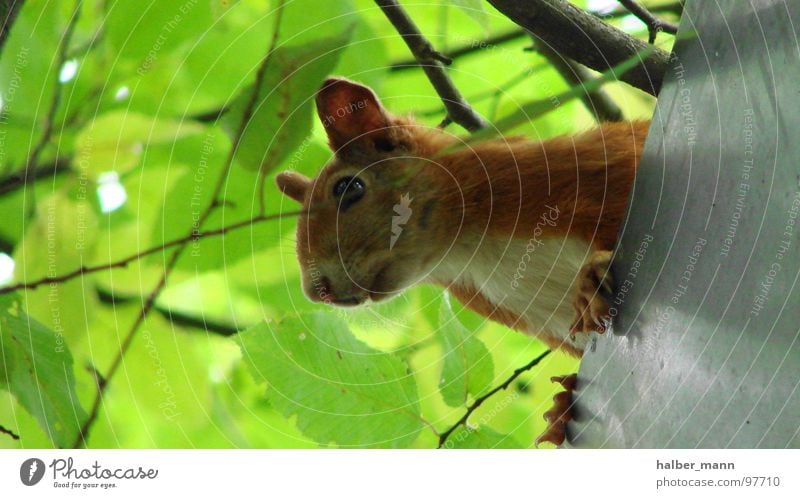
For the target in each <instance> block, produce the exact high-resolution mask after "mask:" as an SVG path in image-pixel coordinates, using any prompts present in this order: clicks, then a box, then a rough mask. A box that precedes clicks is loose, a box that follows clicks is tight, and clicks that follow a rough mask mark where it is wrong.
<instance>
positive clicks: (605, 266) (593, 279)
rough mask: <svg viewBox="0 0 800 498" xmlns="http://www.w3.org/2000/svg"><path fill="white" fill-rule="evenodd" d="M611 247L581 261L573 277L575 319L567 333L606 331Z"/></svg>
mask: <svg viewBox="0 0 800 498" xmlns="http://www.w3.org/2000/svg"><path fill="white" fill-rule="evenodd" d="M610 267H611V251H596V252H594V253H593V254H592V255H591V256H590V257H589V261H587V262H586V264H584V265H583V266H582V267H581V269H580V272H578V277H577V287H578V292H577V295H576V296H575V301H574V302H573V304H574V306H575V315H576V318H575V322H574V323H573V325H572V327H571V328H570V333H572V334H576V333H580V332H583V333H587V334H588V333H589V332H591V331H593V330H594V331H596V332H598V333H600V334H602V333H603V332H605V331H606V327H607V325H608V322H609V321H610V317H609V314H608V310H609V298H610V297H611V296H612V295H613V293H614V282H613V277H612V275H611V271H610Z"/></svg>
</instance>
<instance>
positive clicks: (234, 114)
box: [223, 30, 350, 170]
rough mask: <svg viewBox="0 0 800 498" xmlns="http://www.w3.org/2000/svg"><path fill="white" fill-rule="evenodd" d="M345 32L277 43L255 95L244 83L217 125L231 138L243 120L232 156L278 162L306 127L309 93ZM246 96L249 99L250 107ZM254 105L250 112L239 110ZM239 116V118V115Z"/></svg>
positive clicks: (258, 165)
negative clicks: (291, 43) (296, 42)
mask: <svg viewBox="0 0 800 498" xmlns="http://www.w3.org/2000/svg"><path fill="white" fill-rule="evenodd" d="M349 39H350V33H349V30H348V31H343V32H342V34H340V35H338V36H332V37H330V38H321V39H317V40H314V41H311V42H308V43H305V44H303V45H299V46H287V47H282V48H278V49H277V50H275V51H274V52H273V53H272V54H271V55H270V56H269V64H268V66H267V69H266V72H265V74H264V77H263V80H262V81H261V85H260V86H259V88H258V91H257V94H256V95H255V97H254V96H253V95H252V94H253V89H252V88H248V89H246V90H245V91H244V92H242V94H241V95H240V96H239V97H238V98H237V99H236V100H235V101H234V102H233V104H232V105H231V109H230V111H229V112H228V113H227V114H226V115H225V119H224V120H223V126H225V128H226V129H227V130H228V132H229V133H230V134H231V136H232V137H233V138H235V137H237V136H238V134H239V132H240V127H241V123H242V121H243V120H244V121H245V123H246V125H245V128H244V133H242V134H241V139H240V140H239V142H238V144H237V149H236V160H237V161H238V162H239V163H240V164H241V165H242V166H244V167H245V168H249V169H262V170H268V169H271V168H274V167H275V166H277V165H278V164H280V163H281V162H282V161H283V160H284V159H286V157H287V156H288V155H289V154H290V153H291V152H292V151H294V149H296V148H297V147H298V146H300V144H301V143H302V142H303V139H304V138H306V136H308V135H309V133H310V132H311V125H312V121H311V119H312V117H311V112H310V110H311V108H312V104H313V99H311V98H310V96H311V95H313V94H314V92H315V91H316V90H317V89H318V88H319V87H320V85H321V84H322V81H323V80H324V79H325V77H326V76H327V75H328V74H330V72H331V70H332V69H333V68H334V66H335V65H336V61H337V59H338V56H339V53H340V52H341V50H342V47H344V46H346V45H347V43H348V41H349ZM251 102H255V106H254V107H253V106H252V104H251ZM251 108H254V109H255V111H254V112H253V113H252V114H245V110H246V109H247V110H249V109H251ZM243 116H244V118H243Z"/></svg>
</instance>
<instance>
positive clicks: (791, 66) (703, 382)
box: [568, 0, 800, 448]
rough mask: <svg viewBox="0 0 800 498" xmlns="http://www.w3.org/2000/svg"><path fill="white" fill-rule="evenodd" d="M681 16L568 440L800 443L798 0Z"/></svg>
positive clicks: (734, 3)
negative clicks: (606, 319)
mask: <svg viewBox="0 0 800 498" xmlns="http://www.w3.org/2000/svg"><path fill="white" fill-rule="evenodd" d="M689 29H693V30H695V31H697V37H696V38H693V39H687V40H684V41H679V42H678V43H677V44H676V49H675V54H676V56H677V57H676V59H675V60H674V61H673V63H672V65H671V69H670V71H669V72H668V74H667V76H666V78H665V80H664V87H663V89H662V91H661V94H660V96H659V100H658V107H657V111H656V114H655V116H654V119H653V125H652V128H651V130H650V135H649V137H648V141H647V145H646V150H645V154H644V157H643V159H642V163H641V167H640V170H639V173H638V176H637V178H636V183H635V188H634V193H633V195H632V200H631V202H630V205H629V208H628V209H629V212H628V220H627V222H626V224H625V227H624V230H623V236H622V239H621V245H620V248H619V252H618V255H617V259H616V260H615V263H614V274H615V277H616V280H617V289H616V295H615V301H616V304H615V305H614V309H613V311H612V313H613V314H615V315H616V317H615V319H614V324H613V329H612V330H611V331H610V332H609V333H606V334H605V335H604V336H596V337H597V340H596V342H595V343H594V348H593V350H592V348H591V347H590V350H587V352H586V354H585V356H584V359H583V361H582V363H581V368H580V373H579V383H578V391H577V393H576V406H575V414H576V417H577V419H576V420H575V421H574V422H572V423H570V424H569V426H568V434H569V436H570V438H571V441H572V442H571V444H570V445H571V446H574V447H590V448H597V447H623V448H642V447H644V448H694V447H701V448H726V447H732V448H762V447H770V448H783V447H793V448H797V447H800V282H798V277H800V216H798V214H800V40H799V39H798V38H799V37H800V2H796V1H791V2H790V1H784V0H758V1H755V0H751V1H744V0H720V1H716V2H708V1H698V0H694V1H690V2H688V4H687V9H686V12H685V13H684V17H683V19H682V21H681V30H689ZM620 303H621V304H620ZM570 445H568V446H570Z"/></svg>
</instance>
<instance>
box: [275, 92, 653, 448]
mask: <svg viewBox="0 0 800 498" xmlns="http://www.w3.org/2000/svg"><path fill="white" fill-rule="evenodd" d="M316 107H317V112H318V115H319V118H320V119H321V121H322V124H323V125H324V128H325V131H326V133H327V137H328V141H329V145H330V147H331V149H332V150H333V152H334V156H333V158H332V159H331V160H330V161H329V162H328V163H327V164H326V165H325V166H324V168H323V169H322V170H321V171H320V173H319V174H318V175H317V177H316V178H314V179H310V178H307V177H305V176H303V175H301V174H299V173H296V172H292V171H285V172H282V173H280V174H278V176H277V178H276V181H277V184H278V187H279V189H280V190H281V191H282V192H283V193H284V194H285V195H287V196H288V197H290V198H292V199H294V200H295V201H297V202H299V203H301V204H302V205H303V212H304V213H306V214H305V215H304V216H302V217H301V218H300V219H299V221H298V225H297V242H296V243H297V256H298V259H299V263H300V268H301V273H302V281H303V289H304V292H305V294H306V295H307V296H308V298H309V299H311V300H312V301H317V302H325V303H328V304H333V305H337V306H357V305H360V304H364V303H367V302H370V301H371V302H377V301H382V300H385V299H388V298H390V297H392V296H396V295H397V294H399V293H401V292H402V291H403V290H404V289H406V288H408V287H411V286H413V285H415V284H417V283H422V282H429V283H434V284H437V285H439V286H441V287H443V288H445V289H447V290H448V291H449V292H450V293H451V295H453V296H454V297H455V298H456V299H458V300H459V301H461V303H463V304H464V305H465V306H467V307H468V308H470V309H472V310H474V311H476V312H477V313H479V314H480V315H482V316H484V317H487V318H489V319H491V320H494V321H497V322H499V323H501V324H503V325H505V326H508V327H510V328H512V329H515V330H517V331H520V332H523V333H526V334H530V335H534V336H536V337H537V338H539V339H540V340H542V341H543V342H545V343H546V344H547V345H548V346H550V347H551V348H553V349H560V350H562V351H564V352H566V353H567V354H569V355H573V356H576V357H580V356H581V355H582V353H583V350H584V348H585V347H586V344H587V342H588V337H589V332H591V331H596V332H599V333H602V332H604V331H605V329H606V326H607V324H608V320H609V301H610V296H611V293H612V288H613V281H612V275H611V273H610V271H609V266H610V263H611V257H612V251H613V249H614V246H615V243H616V241H617V234H618V232H619V229H620V226H621V223H622V222H623V219H624V216H625V210H626V206H627V201H628V195H629V192H630V190H631V188H632V186H633V179H634V174H635V171H636V167H637V164H638V159H639V157H640V155H641V152H642V147H643V144H644V139H645V137H646V135H647V130H648V126H649V122H648V121H634V122H619V123H604V124H602V125H600V126H598V127H596V128H594V129H591V130H589V131H586V132H583V133H579V134H576V135H570V136H559V137H556V138H551V139H548V140H544V141H533V140H530V139H527V138H525V137H513V138H509V137H500V138H496V139H492V140H486V141H483V142H478V143H476V144H474V145H473V144H469V143H465V142H463V141H461V140H459V139H458V138H457V137H455V136H453V135H452V134H449V133H447V132H445V131H443V130H441V129H439V128H431V127H427V126H423V125H421V124H418V123H417V122H416V121H415V120H414V119H413V118H412V117H404V116H395V115H393V114H391V113H390V112H388V111H387V110H386V109H385V108H384V106H383V105H382V104H381V102H380V100H379V99H378V97H377V96H376V95H375V93H374V92H373V91H372V90H371V89H370V88H368V87H366V86H363V85H361V84H359V83H356V82H353V81H350V80H347V79H344V78H329V79H327V80H326V81H325V82H324V83H323V85H322V87H321V88H320V90H319V91H318V92H317V94H316ZM552 380H553V381H554V382H559V383H561V385H562V386H563V387H564V389H565V391H564V392H561V393H559V394H557V395H556V396H555V397H554V402H555V406H554V408H553V409H551V410H549V411H548V412H547V413H545V419H546V420H547V421H548V428H547V430H546V431H545V432H544V433H543V434H542V435H541V436H539V438H537V445H538V444H539V443H541V442H543V441H548V442H551V443H554V444H556V445H560V444H562V443H563V442H564V440H565V438H566V423H567V422H568V421H569V420H571V413H570V410H569V408H570V404H571V393H572V391H573V390H574V389H575V383H576V376H575V375H574V374H573V375H568V376H564V377H554V378H553V379H552Z"/></svg>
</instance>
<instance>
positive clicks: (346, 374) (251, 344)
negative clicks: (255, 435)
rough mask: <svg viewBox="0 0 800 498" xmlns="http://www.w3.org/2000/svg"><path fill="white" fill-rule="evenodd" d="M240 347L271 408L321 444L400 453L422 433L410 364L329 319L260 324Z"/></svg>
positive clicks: (319, 317)
mask: <svg viewBox="0 0 800 498" xmlns="http://www.w3.org/2000/svg"><path fill="white" fill-rule="evenodd" d="M240 341H241V345H242V354H243V356H244V358H245V361H247V363H248V364H249V366H250V369H251V371H252V372H253V375H254V376H255V377H256V378H257V379H259V380H261V379H263V380H265V381H267V382H268V383H269V387H268V389H267V397H268V398H269V400H270V401H271V402H272V404H273V405H274V406H275V407H276V408H277V409H278V410H280V411H281V413H283V414H284V415H285V416H287V417H290V416H297V425H298V427H299V428H300V430H301V431H303V433H304V434H305V435H307V436H309V437H310V438H312V439H314V440H315V441H317V442H319V443H320V444H328V443H335V444H338V445H340V446H359V447H362V446H375V447H392V448H398V447H400V448H402V447H406V446H408V445H410V444H411V443H412V442H413V441H414V439H416V438H417V436H418V435H419V432H420V431H421V430H422V429H423V428H424V423H423V421H422V419H421V417H420V408H419V397H418V395H417V387H416V384H415V383H414V378H413V377H412V376H411V375H410V373H409V371H408V365H406V364H404V363H403V362H402V361H401V360H399V359H398V358H396V357H395V356H394V355H391V354H388V353H383V352H380V351H377V350H375V349H372V348H370V347H369V346H367V345H366V344H364V343H363V342H361V341H359V340H358V339H356V338H355V337H354V336H353V335H352V333H351V332H350V331H349V330H348V329H347V325H346V324H345V323H344V322H341V321H340V320H338V319H336V318H334V317H332V316H330V315H329V314H326V313H319V312H318V313H313V314H308V315H300V316H299V317H297V318H287V319H285V320H283V321H281V322H280V323H279V324H277V325H274V326H270V324H264V325H259V326H257V327H254V328H253V329H251V330H249V331H247V332H244V333H242V334H241V335H240Z"/></svg>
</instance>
